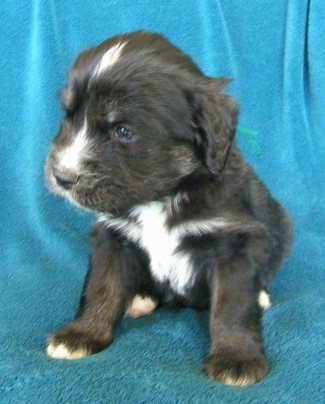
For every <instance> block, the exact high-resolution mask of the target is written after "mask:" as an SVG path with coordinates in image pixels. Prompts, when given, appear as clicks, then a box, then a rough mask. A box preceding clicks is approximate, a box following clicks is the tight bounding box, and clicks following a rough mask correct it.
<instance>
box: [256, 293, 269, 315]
mask: <svg viewBox="0 0 325 404" xmlns="http://www.w3.org/2000/svg"><path fill="white" fill-rule="evenodd" d="M258 304H259V305H260V307H261V308H262V309H263V310H264V311H266V310H268V309H269V308H270V307H271V306H272V303H271V299H270V295H269V294H268V293H266V292H265V290H261V291H260V293H259V294H258Z"/></svg>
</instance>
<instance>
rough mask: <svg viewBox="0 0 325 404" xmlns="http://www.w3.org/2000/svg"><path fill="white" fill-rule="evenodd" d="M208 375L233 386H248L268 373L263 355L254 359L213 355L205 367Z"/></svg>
mask: <svg viewBox="0 0 325 404" xmlns="http://www.w3.org/2000/svg"><path fill="white" fill-rule="evenodd" d="M204 370H205V372H206V373H207V375H208V377H209V378H211V379H214V380H217V381H219V382H221V383H224V384H226V385H231V386H240V387H244V386H248V385H250V384H254V383H256V382H258V381H260V380H261V379H262V378H263V377H264V376H265V375H266V373H267V364H266V361H265V359H264V357H263V356H262V355H261V356H260V357H258V358H254V359H246V360H243V359H240V358H239V359H236V357H235V356H234V355H229V356H228V357H227V356H226V355H223V358H220V357H218V355H212V356H210V357H209V358H208V360H207V362H206V364H205V368H204Z"/></svg>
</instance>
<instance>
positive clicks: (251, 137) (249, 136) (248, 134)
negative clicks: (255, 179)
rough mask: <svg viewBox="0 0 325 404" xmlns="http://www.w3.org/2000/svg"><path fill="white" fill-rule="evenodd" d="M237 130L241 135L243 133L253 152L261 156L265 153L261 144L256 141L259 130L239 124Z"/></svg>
mask: <svg viewBox="0 0 325 404" xmlns="http://www.w3.org/2000/svg"><path fill="white" fill-rule="evenodd" d="M237 131H238V133H239V134H240V135H242V136H243V137H244V139H245V141H246V143H247V144H248V147H249V149H250V151H251V153H252V154H253V155H254V156H261V155H262V154H263V152H262V149H261V147H260V145H259V144H258V143H257V142H256V139H255V137H256V136H257V134H258V132H257V131H256V130H252V129H248V128H245V126H242V125H238V126H237Z"/></svg>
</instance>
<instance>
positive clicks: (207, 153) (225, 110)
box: [187, 78, 238, 175]
mask: <svg viewBox="0 0 325 404" xmlns="http://www.w3.org/2000/svg"><path fill="white" fill-rule="evenodd" d="M229 81H230V80H228V79H226V78H217V79H205V80H204V81H203V82H201V83H198V85H197V88H196V90H195V91H194V92H192V93H191V95H188V96H187V99H188V102H189V104H190V105H191V109H192V125H194V128H195V130H196V141H197V144H198V146H199V147H200V148H201V149H203V155H204V160H205V164H206V166H207V168H208V169H209V171H210V172H211V173H212V174H214V175H220V174H221V173H222V171H223V170H224V168H225V167H226V164H227V159H228V156H229V152H230V150H231V146H232V142H233V139H234V135H235V129H236V124H237V115H238V107H237V104H236V102H235V100H234V99H233V98H231V97H230V96H228V95H226V94H223V93H222V92H221V91H220V90H221V88H222V87H223V86H224V85H226V84H227V83H228V82H229Z"/></svg>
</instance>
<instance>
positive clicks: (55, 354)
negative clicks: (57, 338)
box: [46, 343, 89, 360]
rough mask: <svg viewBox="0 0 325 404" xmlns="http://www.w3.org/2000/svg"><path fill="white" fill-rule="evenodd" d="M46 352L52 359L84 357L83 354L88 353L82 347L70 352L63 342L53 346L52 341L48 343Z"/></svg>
mask: <svg viewBox="0 0 325 404" xmlns="http://www.w3.org/2000/svg"><path fill="white" fill-rule="evenodd" d="M46 352H47V354H48V356H50V357H51V358H54V359H69V360H73V359H80V358H84V357H85V356H88V355H89V354H88V352H87V351H86V350H84V349H79V350H77V351H73V352H71V351H69V349H68V348H67V347H66V346H65V345H64V344H60V345H57V346H54V345H53V344H52V343H50V344H49V345H48V347H47V349H46Z"/></svg>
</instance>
